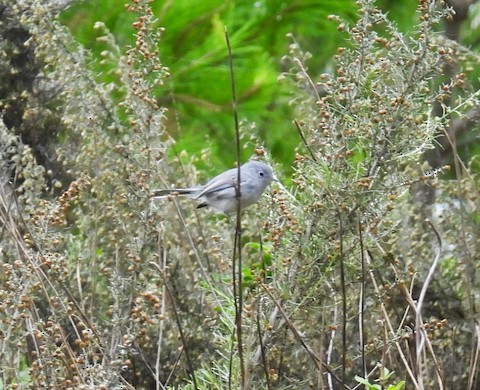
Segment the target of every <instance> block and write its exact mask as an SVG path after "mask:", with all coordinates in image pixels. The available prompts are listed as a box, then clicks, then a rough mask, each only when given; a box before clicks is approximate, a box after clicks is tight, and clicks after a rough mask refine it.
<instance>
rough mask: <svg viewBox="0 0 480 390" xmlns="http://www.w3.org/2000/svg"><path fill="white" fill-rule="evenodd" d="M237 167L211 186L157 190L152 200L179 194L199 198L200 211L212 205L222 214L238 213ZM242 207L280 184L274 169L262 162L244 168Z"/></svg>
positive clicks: (225, 173)
mask: <svg viewBox="0 0 480 390" xmlns="http://www.w3.org/2000/svg"><path fill="white" fill-rule="evenodd" d="M237 179H238V170H237V168H232V169H229V170H228V171H225V172H223V173H221V174H219V175H218V176H215V177H214V178H213V179H211V180H210V181H209V182H208V183H207V184H205V185H203V186H198V187H191V188H174V189H171V190H156V191H153V192H152V197H155V198H156V197H163V196H167V195H169V194H173V193H178V194H179V195H186V196H188V197H189V198H193V199H199V200H200V201H201V202H202V203H200V204H199V205H198V206H197V208H200V207H206V206H210V207H212V208H214V209H216V210H218V211H220V212H224V213H227V214H228V213H232V212H235V211H236V210H237V205H238V199H237V192H236V191H237V189H236V183H237ZM240 180H241V181H240V208H241V209H244V208H245V207H248V206H251V205H252V204H254V203H256V202H257V201H258V200H259V199H260V196H262V193H263V191H265V188H267V186H268V185H269V184H270V183H271V182H272V181H278V180H277V178H276V177H275V175H274V174H273V171H272V168H270V167H269V166H268V165H267V164H265V163H262V162H260V161H249V162H247V163H246V164H243V165H242V166H241V167H240Z"/></svg>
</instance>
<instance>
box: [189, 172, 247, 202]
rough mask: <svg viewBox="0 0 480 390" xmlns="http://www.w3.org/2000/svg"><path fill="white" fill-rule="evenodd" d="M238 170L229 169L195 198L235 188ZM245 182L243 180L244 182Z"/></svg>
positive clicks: (215, 178)
mask: <svg viewBox="0 0 480 390" xmlns="http://www.w3.org/2000/svg"><path fill="white" fill-rule="evenodd" d="M237 175H238V172H237V168H232V169H229V170H228V171H226V172H223V173H221V174H220V175H218V176H216V177H214V178H213V179H212V180H210V181H209V182H208V183H207V184H205V186H204V187H203V188H202V191H201V192H200V193H199V194H197V195H196V196H195V198H201V197H202V196H205V195H208V194H211V193H214V192H217V191H222V190H226V189H227V188H235V183H236V182H237ZM242 182H243V180H242Z"/></svg>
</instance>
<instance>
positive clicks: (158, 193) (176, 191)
mask: <svg viewBox="0 0 480 390" xmlns="http://www.w3.org/2000/svg"><path fill="white" fill-rule="evenodd" d="M196 192H198V191H195V190H193V189H190V188H172V189H171V190H153V191H152V192H151V193H150V197H151V198H161V197H164V196H167V195H187V196H188V195H194V194H195V193H196Z"/></svg>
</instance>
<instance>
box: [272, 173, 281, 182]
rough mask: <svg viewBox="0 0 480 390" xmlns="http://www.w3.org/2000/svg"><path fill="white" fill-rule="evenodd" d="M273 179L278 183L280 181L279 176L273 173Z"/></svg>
mask: <svg viewBox="0 0 480 390" xmlns="http://www.w3.org/2000/svg"><path fill="white" fill-rule="evenodd" d="M272 181H276V182H277V183H280V180H278V178H277V176H275V175H273V177H272Z"/></svg>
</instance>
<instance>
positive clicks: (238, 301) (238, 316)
mask: <svg viewBox="0 0 480 390" xmlns="http://www.w3.org/2000/svg"><path fill="white" fill-rule="evenodd" d="M225 40H226V43H227V49H228V62H229V67H230V82H231V88H232V110H233V117H234V120H235V134H236V147H237V148H236V149H237V182H236V183H235V196H236V198H237V223H236V227H235V240H234V246H233V259H232V273H233V274H232V283H233V299H234V302H235V326H236V330H237V345H238V356H239V359H240V383H241V388H242V389H245V388H246V387H245V386H246V381H245V377H246V375H245V362H244V358H243V345H242V307H243V294H242V240H241V239H242V219H241V208H240V198H241V196H242V193H241V175H240V166H241V156H240V155H241V153H240V126H239V123H238V112H237V96H236V90H235V74H234V71H233V56H232V48H231V46H230V38H229V36H228V31H227V28H226V27H225ZM236 260H238V262H237V264H236ZM235 265H237V267H235ZM237 271H238V281H237V280H236V279H237V278H236V275H235V273H236V272H237ZM229 383H230V385H231V378H229Z"/></svg>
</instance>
